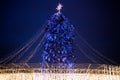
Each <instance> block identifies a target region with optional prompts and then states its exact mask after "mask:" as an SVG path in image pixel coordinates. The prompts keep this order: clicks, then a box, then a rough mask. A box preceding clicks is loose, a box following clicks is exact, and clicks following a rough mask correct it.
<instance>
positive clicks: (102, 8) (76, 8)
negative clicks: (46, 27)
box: [0, 0, 120, 64]
mask: <svg viewBox="0 0 120 80" xmlns="http://www.w3.org/2000/svg"><path fill="white" fill-rule="evenodd" d="M59 2H61V3H62V4H63V6H64V7H63V9H62V13H63V14H64V15H65V16H66V17H67V18H68V19H69V21H70V22H71V23H72V24H73V25H74V26H75V27H78V28H79V33H80V34H81V35H82V36H83V37H84V38H85V39H86V40H87V41H88V43H90V44H91V45H92V46H93V47H94V48H95V49H97V50H98V51H99V52H101V53H102V54H104V55H105V56H107V57H109V58H111V59H112V60H114V61H116V62H118V63H119V64H120V51H119V50H120V46H119V45H120V42H119V41H120V39H119V38H120V35H119V33H120V32H119V27H120V13H119V11H120V3H119V2H118V1H117V0H1V1H0V8H1V9H0V19H1V21H0V57H2V56H4V55H6V54H8V53H10V52H12V51H14V50H15V49H17V48H19V46H22V45H23V44H25V43H26V42H27V41H28V40H29V39H30V38H31V37H32V36H34V35H35V33H36V32H37V31H38V29H40V27H41V26H42V25H43V24H44V23H45V21H46V20H47V19H48V18H49V17H50V16H51V15H53V13H55V12H56V6H57V4H58V3H59Z"/></svg>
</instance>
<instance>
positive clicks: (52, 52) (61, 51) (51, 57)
mask: <svg viewBox="0 0 120 80" xmlns="http://www.w3.org/2000/svg"><path fill="white" fill-rule="evenodd" d="M61 7H62V5H61V4H59V5H58V7H57V8H56V9H57V10H58V12H57V13H55V14H54V15H52V16H51V17H50V19H48V20H47V23H46V29H45V32H46V41H45V43H44V50H43V54H42V56H43V63H42V64H56V63H57V64H58V63H59V64H61V63H62V64H67V65H69V67H73V65H71V64H73V63H74V55H73V54H74V49H73V40H74V34H73V31H74V27H73V25H71V24H70V23H69V21H68V19H67V18H66V17H65V16H64V15H63V14H62V13H61V12H60V10H61ZM70 65H71V66H70Z"/></svg>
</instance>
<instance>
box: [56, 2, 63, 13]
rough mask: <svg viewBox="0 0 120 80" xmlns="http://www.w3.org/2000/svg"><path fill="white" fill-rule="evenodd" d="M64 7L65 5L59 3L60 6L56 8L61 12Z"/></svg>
mask: <svg viewBox="0 0 120 80" xmlns="http://www.w3.org/2000/svg"><path fill="white" fill-rule="evenodd" d="M62 7H63V5H62V4H60V3H59V4H58V6H57V8H56V9H57V10H58V13H60V11H61V9H62Z"/></svg>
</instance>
